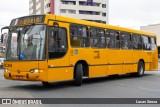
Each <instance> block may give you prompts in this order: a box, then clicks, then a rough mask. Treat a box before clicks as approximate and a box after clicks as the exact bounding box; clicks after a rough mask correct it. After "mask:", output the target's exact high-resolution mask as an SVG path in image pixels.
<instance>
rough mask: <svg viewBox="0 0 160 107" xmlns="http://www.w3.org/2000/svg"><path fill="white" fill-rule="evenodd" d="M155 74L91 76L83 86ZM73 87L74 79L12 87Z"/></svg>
mask: <svg viewBox="0 0 160 107" xmlns="http://www.w3.org/2000/svg"><path fill="white" fill-rule="evenodd" d="M153 75H154V74H145V75H144V77H134V76H131V75H119V76H107V77H99V78H91V79H83V84H82V87H83V86H86V85H91V84H97V83H104V82H108V83H110V82H113V81H119V80H126V79H128V80H131V79H136V78H137V79H140V78H147V77H149V76H153ZM71 87H78V86H74V81H63V82H53V83H50V84H49V86H47V87H45V86H43V85H42V84H41V83H38V82H36V83H35V84H27V85H26V84H25V85H17V86H11V87H10V88H14V89H15V88H16V89H23V90H30V91H49V90H57V89H61V88H71Z"/></svg>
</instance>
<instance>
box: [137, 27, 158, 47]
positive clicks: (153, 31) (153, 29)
mask: <svg viewBox="0 0 160 107" xmlns="http://www.w3.org/2000/svg"><path fill="white" fill-rule="evenodd" d="M140 29H141V30H142V31H147V32H152V33H155V34H156V35H157V42H158V45H159V46H160V24H153V25H148V26H141V27H140Z"/></svg>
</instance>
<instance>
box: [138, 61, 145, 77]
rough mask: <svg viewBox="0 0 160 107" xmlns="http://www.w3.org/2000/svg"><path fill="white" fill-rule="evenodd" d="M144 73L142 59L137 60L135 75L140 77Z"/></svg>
mask: <svg viewBox="0 0 160 107" xmlns="http://www.w3.org/2000/svg"><path fill="white" fill-rule="evenodd" d="M143 75H144V63H143V62H142V61H140V62H138V72H137V76H138V77H142V76H143Z"/></svg>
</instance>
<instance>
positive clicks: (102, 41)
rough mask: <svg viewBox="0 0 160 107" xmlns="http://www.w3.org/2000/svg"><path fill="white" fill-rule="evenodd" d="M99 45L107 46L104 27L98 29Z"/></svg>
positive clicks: (100, 46)
mask: <svg viewBox="0 0 160 107" xmlns="http://www.w3.org/2000/svg"><path fill="white" fill-rule="evenodd" d="M97 37H98V47H99V48H106V37H105V35H104V30H103V29H97Z"/></svg>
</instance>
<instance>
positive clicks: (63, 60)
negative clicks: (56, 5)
mask: <svg viewBox="0 0 160 107" xmlns="http://www.w3.org/2000/svg"><path fill="white" fill-rule="evenodd" d="M52 23H54V24H53V25H54V26H49V27H48V80H49V81H58V80H70V79H73V71H72V69H73V68H72V67H71V66H70V65H69V56H70V55H69V54H70V53H69V48H68V37H67V35H68V34H69V33H68V32H67V31H68V28H69V25H68V24H66V23H62V22H52Z"/></svg>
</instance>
